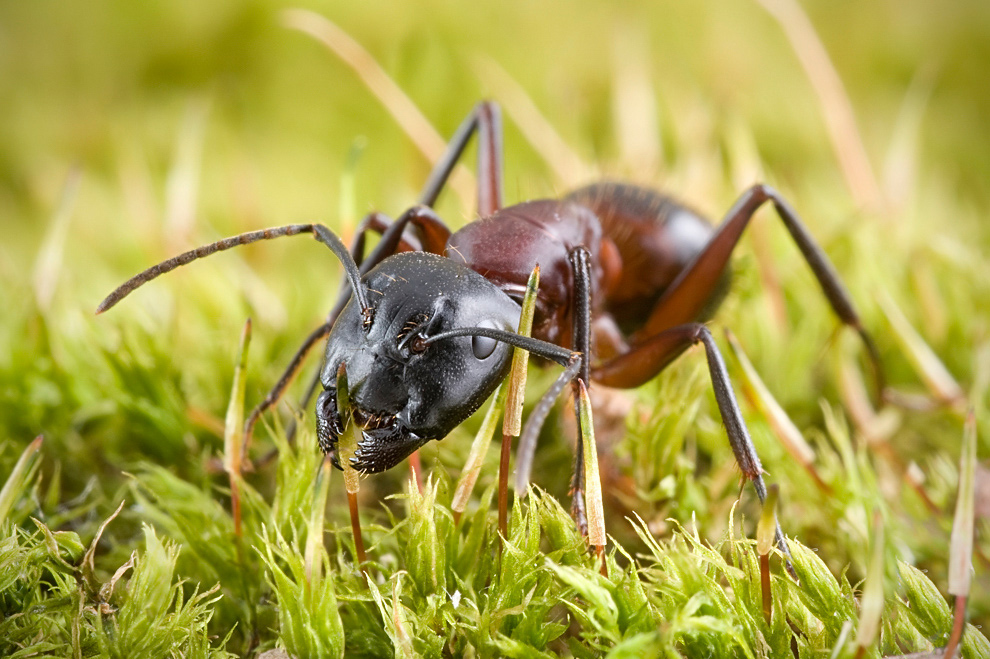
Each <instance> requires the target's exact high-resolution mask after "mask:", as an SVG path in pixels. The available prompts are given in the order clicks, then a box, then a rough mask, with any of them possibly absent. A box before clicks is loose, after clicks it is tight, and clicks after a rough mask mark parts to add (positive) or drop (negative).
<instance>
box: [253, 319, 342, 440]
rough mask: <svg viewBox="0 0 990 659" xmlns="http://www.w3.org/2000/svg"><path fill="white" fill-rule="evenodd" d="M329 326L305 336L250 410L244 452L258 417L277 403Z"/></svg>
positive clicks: (323, 325) (323, 337)
mask: <svg viewBox="0 0 990 659" xmlns="http://www.w3.org/2000/svg"><path fill="white" fill-rule="evenodd" d="M330 327H331V324H330V323H323V324H322V325H320V326H319V327H317V328H316V329H315V330H314V331H313V332H312V333H311V334H310V335H309V336H308V337H306V340H305V341H304V342H303V344H302V345H301V346H300V347H299V349H298V350H297V351H296V354H295V355H293V356H292V361H291V362H289V366H288V367H287V368H286V369H285V372H284V373H282V377H280V378H279V379H278V382H276V383H275V386H274V387H272V390H271V391H269V392H268V395H267V396H265V399H264V400H262V401H261V402H260V403H258V404H257V405H256V406H255V408H254V409H253V410H251V414H250V415H249V416H248V418H247V421H246V422H245V423H244V451H245V454H246V451H247V445H248V442H250V441H251V435H252V434H253V433H254V426H255V424H256V423H258V419H259V418H261V415H262V414H264V413H265V411H267V410H268V409H269V408H270V407H272V406H273V405H275V404H276V403H278V401H279V400H280V399H281V398H282V394H284V393H285V390H286V388H288V386H289V384H291V383H292V380H293V379H295V377H296V374H298V373H299V370H300V368H301V367H302V364H303V361H304V360H305V359H306V356H307V355H309V352H310V350H312V349H313V346H315V345H316V344H317V342H319V341H321V340H322V339H325V338H326V337H327V335H328V334H330ZM294 430H295V428H294V427H293V431H294ZM294 434H295V432H293V435H294ZM290 439H291V437H290Z"/></svg>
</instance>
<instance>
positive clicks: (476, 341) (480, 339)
mask: <svg viewBox="0 0 990 659" xmlns="http://www.w3.org/2000/svg"><path fill="white" fill-rule="evenodd" d="M496 345H498V341H496V340H495V339H492V338H489V337H487V336H478V335H477V334H475V335H474V336H472V337H471V349H472V350H473V351H474V356H475V357H477V358H478V359H488V358H489V357H491V355H492V353H493V352H495V346H496Z"/></svg>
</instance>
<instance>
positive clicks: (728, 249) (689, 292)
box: [620, 185, 886, 401]
mask: <svg viewBox="0 0 990 659" xmlns="http://www.w3.org/2000/svg"><path fill="white" fill-rule="evenodd" d="M767 201H770V202H773V205H774V208H775V209H776V211H777V215H778V216H779V217H780V219H781V220H782V221H783V223H784V226H785V227H787V231H788V232H789V233H790V234H791V237H792V238H793V239H794V242H795V243H797V246H798V249H800V250H801V254H802V255H803V256H804V259H805V261H807V262H808V265H809V266H811V270H812V272H813V273H814V275H815V279H817V280H818V284H819V286H821V289H822V292H824V294H825V297H826V298H827V299H828V302H829V305H830V306H831V307H832V310H833V311H835V313H836V315H837V316H838V317H839V319H840V320H841V321H842V322H843V323H845V324H846V325H848V326H850V327H852V328H853V329H855V330H856V332H857V333H858V334H859V336H860V338H861V339H862V340H863V343H864V345H865V346H866V351H867V354H868V356H869V359H870V364H871V367H872V370H873V376H874V383H875V386H876V395H877V397H878V399H879V400H880V401H883V400H884V396H885V394H884V392H885V388H886V387H885V383H884V375H883V370H882V368H881V365H880V356H879V353H878V352H877V348H876V345H875V344H874V343H873V339H872V338H871V337H870V335H869V334H868V333H867V332H866V330H865V329H864V328H863V325H862V323H861V322H860V319H859V314H857V313H856V310H855V308H854V307H853V303H852V299H851V297H850V296H849V293H848V292H847V291H846V288H845V286H844V285H843V284H842V281H841V280H840V279H839V275H838V273H836V271H835V268H834V267H833V266H832V264H831V263H830V262H829V260H828V257H827V256H825V252H823V251H822V248H821V247H819V246H818V244H817V243H816V242H815V240H814V238H812V236H811V234H810V233H809V232H808V230H807V229H806V228H805V226H804V224H803V223H802V222H801V219H800V218H799V217H798V214H797V213H796V212H795V211H794V209H793V208H791V206H790V204H788V203H787V201H785V200H784V199H783V197H781V196H780V194H779V193H778V192H777V191H776V190H774V189H773V188H771V187H769V186H766V185H754V186H753V187H751V188H750V189H749V190H747V191H746V192H744V193H743V194H742V195H741V196H740V197H739V200H738V201H736V203H735V205H733V206H732V208H731V209H730V210H729V212H728V213H727V214H726V216H725V219H724V220H723V221H722V224H721V225H719V227H718V229H717V231H716V232H715V235H714V236H712V238H711V239H710V240H709V241H708V244H707V245H705V247H704V249H702V251H701V252H700V253H699V254H698V256H697V257H695V259H694V261H692V262H691V264H690V265H688V266H687V267H686V268H685V269H684V270H683V271H682V272H681V274H680V275H679V276H678V277H677V279H675V280H674V282H673V283H672V284H671V285H670V286H669V287H668V288H667V290H666V291H665V292H664V294H663V295H662V296H661V297H660V299H659V300H658V301H657V303H656V305H655V306H654V308H653V311H652V312H651V314H650V317H649V319H647V321H646V323H645V324H644V326H643V328H642V329H641V330H640V331H639V332H638V333H637V335H636V336H634V337H632V341H631V343H633V344H634V345H635V344H637V343H639V341H640V340H642V339H646V340H649V338H648V337H650V336H652V335H654V334H657V333H658V332H661V331H663V330H665V329H667V328H670V327H673V326H675V325H680V324H682V323H689V322H692V321H694V320H695V319H697V318H698V317H699V315H700V314H701V312H702V311H703V309H704V308H705V306H706V304H708V301H709V300H710V299H711V296H712V294H713V293H714V292H715V290H716V288H717V286H718V282H719V280H720V279H721V277H722V274H723V273H724V272H725V268H726V266H727V265H728V263H729V257H730V256H731V254H732V251H733V250H734V249H735V247H736V245H737V244H738V243H739V239H740V237H741V236H742V232H743V230H744V229H745V228H746V227H747V226H748V225H749V221H750V220H751V219H752V218H753V214H754V213H755V212H756V210H757V209H758V208H760V206H762V205H763V204H764V203H766V202H767ZM633 372H638V373H640V374H641V375H642V376H643V377H642V378H632V379H634V380H635V382H634V383H633V384H628V385H620V386H631V387H633V386H638V385H639V384H642V383H644V382H646V381H647V380H649V379H651V378H652V377H653V375H654V374H655V373H654V372H650V373H647V372H646V371H645V370H644V369H642V368H635V367H634V368H633ZM626 381H630V380H629V378H627V379H626Z"/></svg>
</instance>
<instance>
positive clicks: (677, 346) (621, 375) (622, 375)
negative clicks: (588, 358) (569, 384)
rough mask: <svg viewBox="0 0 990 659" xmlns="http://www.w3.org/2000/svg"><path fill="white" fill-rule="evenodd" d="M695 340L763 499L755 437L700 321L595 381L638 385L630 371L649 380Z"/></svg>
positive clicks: (738, 454) (618, 362) (783, 546)
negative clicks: (702, 348)
mask: <svg viewBox="0 0 990 659" xmlns="http://www.w3.org/2000/svg"><path fill="white" fill-rule="evenodd" d="M696 343H700V344H702V345H703V346H704V347H705V354H706V355H707V358H708V372H709V374H710V376H711V380H712V388H713V389H714V390H715V401H716V403H717V404H718V411H719V414H720V415H721V417H722V423H723V425H724V426H725V433H726V435H728V438H729V444H730V446H731V447H732V453H733V455H735V458H736V463H738V465H739V468H740V469H741V470H742V472H743V474H744V475H745V476H746V477H747V478H748V479H749V480H751V481H752V482H753V487H754V488H756V494H757V496H759V497H760V503H763V501H764V500H765V499H766V496H767V486H766V483H764V481H763V466H762V465H761V464H760V457H759V455H757V453H756V447H755V446H753V440H752V439H750V436H749V431H748V430H747V429H746V423H745V422H744V421H743V418H742V413H741V412H740V411H739V404H738V402H737V401H736V395H735V393H733V391H732V385H731V384H730V383H729V374H728V371H727V370H726V368H725V361H724V360H723V359H722V353H721V352H720V351H719V349H718V345H716V343H715V339H714V338H712V334H711V332H709V331H708V328H707V327H705V326H704V325H702V324H701V323H687V324H685V325H678V326H677V327H672V328H670V329H666V330H664V331H662V332H660V333H659V334H656V335H655V336H653V337H651V338H649V339H647V340H646V341H644V342H642V343H640V344H639V345H637V346H636V347H635V348H633V349H632V350H630V351H629V352H627V353H625V354H623V355H620V356H619V357H616V358H614V359H611V360H609V361H607V362H605V363H604V364H602V365H601V366H598V367H596V368H595V369H593V370H592V373H591V375H592V377H594V379H595V381H596V382H601V383H602V384H604V385H606V386H611V387H630V386H636V385H630V384H628V383H629V382H630V381H632V380H630V379H629V378H630V374H633V375H634V376H638V375H642V374H643V373H645V372H649V373H651V375H650V376H649V377H648V378H646V379H647V380H648V379H650V378H652V377H654V376H656V375H657V374H658V373H659V372H660V371H662V370H663V369H664V368H665V367H666V366H667V365H668V364H670V363H671V362H672V361H674V360H675V359H677V357H679V356H680V355H681V354H682V353H683V352H684V351H685V350H687V349H688V348H689V347H690V346H692V345H694V344H696ZM633 380H635V381H640V378H639V377H633ZM642 381H645V380H642ZM776 525H777V531H776V541H777V546H778V547H779V548H780V551H781V552H782V553H783V554H784V556H785V557H786V559H787V571H788V572H789V573H790V574H791V576H794V577H795V578H796V575H795V573H794V568H793V566H792V564H791V552H790V550H789V549H788V548H787V542H786V540H785V539H784V533H783V531H782V530H781V528H780V523H779V522H776Z"/></svg>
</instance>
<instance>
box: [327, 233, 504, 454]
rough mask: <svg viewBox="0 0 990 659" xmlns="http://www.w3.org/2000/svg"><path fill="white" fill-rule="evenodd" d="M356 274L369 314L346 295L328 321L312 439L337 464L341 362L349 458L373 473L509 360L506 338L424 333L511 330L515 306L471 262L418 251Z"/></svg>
mask: <svg viewBox="0 0 990 659" xmlns="http://www.w3.org/2000/svg"><path fill="white" fill-rule="evenodd" d="M363 283H364V285H365V288H366V290H367V291H368V304H369V305H370V307H371V315H370V320H366V318H367V317H366V316H365V315H364V314H363V313H362V310H361V309H360V307H359V305H358V304H357V302H356V301H355V299H354V298H353V297H352V298H351V299H350V301H349V302H348V303H347V305H346V306H345V307H344V309H343V311H342V312H341V314H340V316H339V317H338V318H337V321H336V322H335V323H334V325H333V329H332V330H331V331H330V335H329V337H328V339H327V350H326V359H325V361H324V365H323V369H322V372H321V376H320V380H321V381H322V383H323V387H324V391H323V393H322V394H320V396H319V398H318V399H317V404H316V419H317V433H318V437H319V442H320V447H321V448H322V449H323V451H324V452H326V453H328V454H329V455H330V456H331V458H332V459H333V461H334V464H335V465H336V466H337V467H338V468H339V467H340V464H339V462H338V461H337V437H338V436H339V435H340V434H341V433H342V432H343V431H344V423H343V420H342V419H341V418H340V415H339V414H338V410H337V389H336V378H337V372H338V369H339V368H340V365H341V364H343V365H344V366H345V368H346V372H347V381H348V391H349V395H350V403H351V408H352V410H353V419H354V421H355V422H356V423H358V424H359V425H360V426H361V427H362V436H363V439H362V440H361V441H360V443H359V445H358V448H357V452H356V454H355V461H354V463H353V467H354V468H355V469H357V470H358V471H362V472H365V473H372V472H380V471H384V470H386V469H389V468H391V467H394V466H395V465H397V464H398V463H399V462H401V461H402V460H403V459H405V458H406V457H408V456H409V454H410V453H412V452H413V451H415V450H416V449H418V448H419V447H420V446H422V445H423V444H424V443H425V442H427V441H429V440H431V439H443V438H444V437H446V436H447V435H448V434H449V433H450V431H451V430H453V429H454V428H455V427H456V426H458V425H459V424H460V423H461V422H462V421H464V419H466V418H467V417H468V416H470V415H471V414H472V413H473V412H474V411H475V410H476V409H478V407H479V406H480V405H481V404H482V403H483V402H484V401H485V399H487V398H488V396H490V395H491V393H492V391H493V390H494V389H495V387H497V386H498V384H499V383H500V382H501V381H502V379H503V378H504V377H505V375H506V373H507V371H508V368H509V365H510V363H511V355H512V351H511V347H510V346H509V345H507V344H505V343H502V342H499V341H496V340H494V339H491V338H488V337H484V336H478V335H474V336H463V337H454V338H450V339H446V340H444V341H442V342H438V343H435V344H428V343H426V339H428V338H429V337H431V336H436V335H438V334H440V333H441V332H448V331H451V330H455V329H468V328H479V327H481V328H491V329H496V330H503V331H506V332H512V331H513V330H514V329H515V327H516V325H517V324H518V322H519V311H520V307H519V305H518V304H516V303H515V302H514V301H513V300H512V299H510V298H509V297H507V296H506V295H505V294H504V293H502V291H500V290H499V289H498V288H496V287H495V286H494V285H493V284H492V283H491V282H489V281H488V280H487V279H485V278H484V277H482V276H481V275H479V274H477V273H476V272H474V271H473V270H470V269H468V268H465V267H464V266H463V265H461V264H459V263H456V262H454V261H452V260H450V259H447V258H444V257H441V256H437V255H435V254H429V253H424V252H407V253H403V254H396V255H395V256H392V257H389V258H388V259H385V260H384V261H383V262H382V263H381V264H379V265H378V266H377V267H375V268H374V269H373V270H371V272H369V273H368V274H367V275H366V276H365V277H364V278H363Z"/></svg>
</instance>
